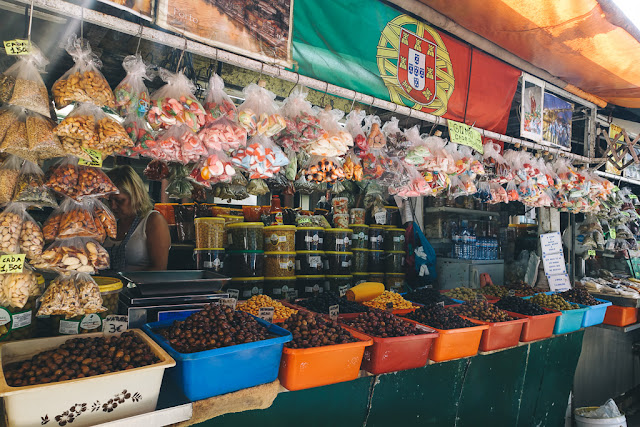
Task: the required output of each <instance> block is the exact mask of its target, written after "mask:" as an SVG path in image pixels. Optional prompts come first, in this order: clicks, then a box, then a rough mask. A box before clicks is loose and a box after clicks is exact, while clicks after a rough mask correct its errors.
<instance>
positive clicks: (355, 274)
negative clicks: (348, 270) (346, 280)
mask: <svg viewBox="0 0 640 427" xmlns="http://www.w3.org/2000/svg"><path fill="white" fill-rule="evenodd" d="M368 275H369V273H353V276H368Z"/></svg>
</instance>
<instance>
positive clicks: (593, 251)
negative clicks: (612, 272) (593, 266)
mask: <svg viewBox="0 0 640 427" xmlns="http://www.w3.org/2000/svg"><path fill="white" fill-rule="evenodd" d="M587 255H589V256H596V250H595V249H589V250H588V251H587Z"/></svg>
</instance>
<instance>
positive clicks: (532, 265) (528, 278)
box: [524, 252, 540, 286]
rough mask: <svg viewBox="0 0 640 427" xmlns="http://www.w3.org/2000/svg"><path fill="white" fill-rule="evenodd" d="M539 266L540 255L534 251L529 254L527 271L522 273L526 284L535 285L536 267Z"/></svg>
mask: <svg viewBox="0 0 640 427" xmlns="http://www.w3.org/2000/svg"><path fill="white" fill-rule="evenodd" d="M539 266H540V257H539V256H538V254H536V253H535V252H531V253H530V255H529V263H528V264H527V272H526V273H525V275H524V281H525V283H526V284H527V285H529V286H533V285H535V282H536V279H537V278H538V267H539Z"/></svg>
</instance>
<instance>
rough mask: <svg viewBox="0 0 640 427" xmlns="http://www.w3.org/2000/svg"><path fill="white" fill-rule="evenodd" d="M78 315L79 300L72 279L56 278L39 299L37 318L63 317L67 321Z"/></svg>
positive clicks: (79, 309)
mask: <svg viewBox="0 0 640 427" xmlns="http://www.w3.org/2000/svg"><path fill="white" fill-rule="evenodd" d="M80 314H82V309H81V308H80V298H79V295H78V288H77V287H76V285H75V282H74V280H73V277H72V276H69V275H65V276H63V275H61V276H58V277H56V278H55V279H54V280H53V281H52V282H51V283H50V284H49V286H48V287H47V289H46V290H45V291H44V294H42V297H40V309H39V310H38V313H37V316H65V318H66V319H69V318H71V317H74V316H78V315H80Z"/></svg>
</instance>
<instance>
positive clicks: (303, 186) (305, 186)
mask: <svg viewBox="0 0 640 427" xmlns="http://www.w3.org/2000/svg"><path fill="white" fill-rule="evenodd" d="M293 187H294V188H295V190H296V191H298V192H299V193H300V194H313V193H321V192H323V191H325V190H326V188H327V184H326V183H322V182H315V181H311V182H309V181H307V177H306V176H305V175H304V174H301V175H300V178H298V179H297V180H296V181H295V182H294V183H293Z"/></svg>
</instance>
